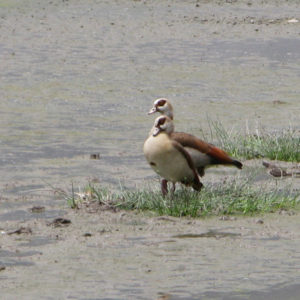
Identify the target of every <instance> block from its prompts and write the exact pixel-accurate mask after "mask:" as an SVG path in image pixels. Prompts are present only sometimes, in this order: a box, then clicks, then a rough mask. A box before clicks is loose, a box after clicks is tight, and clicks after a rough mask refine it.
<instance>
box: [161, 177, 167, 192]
mask: <svg viewBox="0 0 300 300" xmlns="http://www.w3.org/2000/svg"><path fill="white" fill-rule="evenodd" d="M161 192H162V194H163V196H166V195H167V194H168V180H166V179H163V180H162V181H161Z"/></svg>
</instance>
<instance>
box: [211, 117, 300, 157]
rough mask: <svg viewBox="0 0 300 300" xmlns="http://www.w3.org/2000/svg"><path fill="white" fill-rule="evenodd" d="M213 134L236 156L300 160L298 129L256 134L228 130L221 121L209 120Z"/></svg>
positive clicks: (224, 147)
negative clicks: (243, 133)
mask: <svg viewBox="0 0 300 300" xmlns="http://www.w3.org/2000/svg"><path fill="white" fill-rule="evenodd" d="M209 123H210V126H211V136H212V138H216V139H217V142H218V144H220V147H222V148H223V149H224V150H225V151H227V152H228V153H229V154H230V155H232V156H234V157H244V158H246V159H253V158H261V157H265V158H269V159H272V160H282V161H290V162H300V136H299V133H298V134H297V132H296V130H293V129H287V130H283V131H281V132H277V133H274V134H271V133H265V132H261V133H259V132H258V131H257V133H256V134H250V133H247V134H245V135H242V134H240V133H234V132H228V131H227V130H225V129H224V127H223V126H222V125H221V124H220V123H219V122H212V121H209Z"/></svg>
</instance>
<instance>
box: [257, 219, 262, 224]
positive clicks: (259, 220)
mask: <svg viewBox="0 0 300 300" xmlns="http://www.w3.org/2000/svg"><path fill="white" fill-rule="evenodd" d="M255 223H256V224H264V221H263V219H257V220H255Z"/></svg>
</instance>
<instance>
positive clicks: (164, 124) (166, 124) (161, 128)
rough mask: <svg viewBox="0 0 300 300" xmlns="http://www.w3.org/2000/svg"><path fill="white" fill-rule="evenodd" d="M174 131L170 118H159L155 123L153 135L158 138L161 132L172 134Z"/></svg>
mask: <svg viewBox="0 0 300 300" xmlns="http://www.w3.org/2000/svg"><path fill="white" fill-rule="evenodd" d="M173 131H174V124H173V121H172V120H171V119H170V118H169V117H168V116H159V117H157V118H156V119H155V121H154V126H153V130H152V135H153V136H157V135H159V134H160V133H161V132H165V133H166V134H168V135H169V134H171V133H172V132H173Z"/></svg>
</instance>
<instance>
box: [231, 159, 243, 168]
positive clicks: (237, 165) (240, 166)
mask: <svg viewBox="0 0 300 300" xmlns="http://www.w3.org/2000/svg"><path fill="white" fill-rule="evenodd" d="M232 164H233V165H234V166H236V167H237V168H238V169H242V168H243V164H242V163H241V162H239V161H238V160H234V161H233V162H232Z"/></svg>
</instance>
